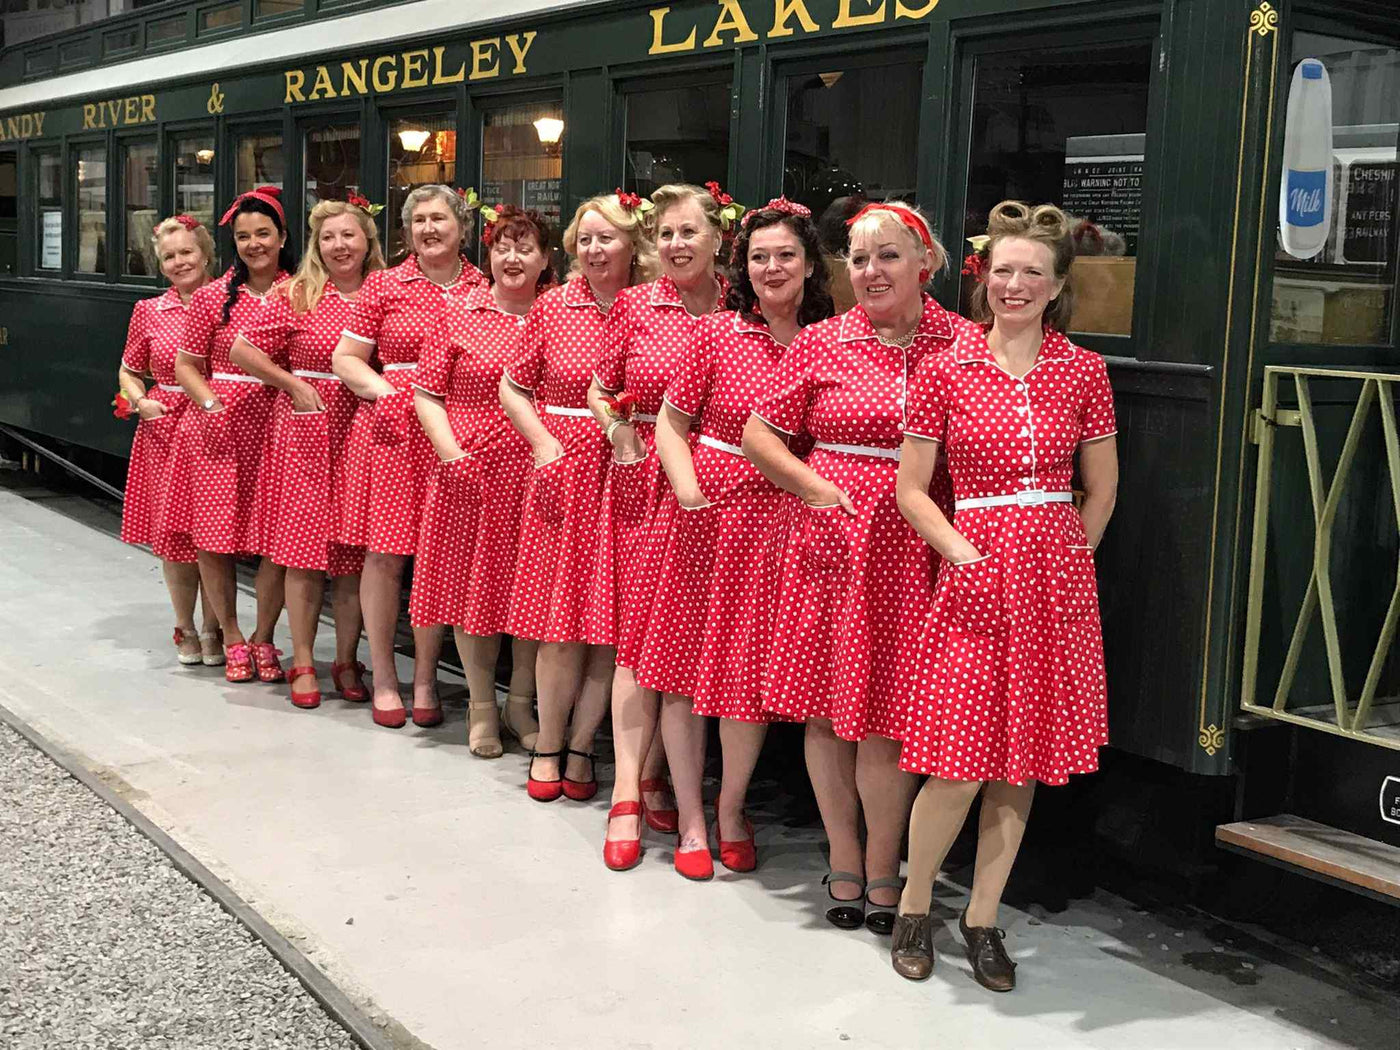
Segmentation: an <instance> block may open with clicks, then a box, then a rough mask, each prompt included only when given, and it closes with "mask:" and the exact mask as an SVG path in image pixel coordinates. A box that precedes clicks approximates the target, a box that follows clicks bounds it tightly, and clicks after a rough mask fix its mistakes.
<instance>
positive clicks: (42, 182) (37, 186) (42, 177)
mask: <svg viewBox="0 0 1400 1050" xmlns="http://www.w3.org/2000/svg"><path fill="white" fill-rule="evenodd" d="M30 157H31V158H32V159H33V161H34V200H35V220H36V223H37V226H38V228H37V229H36V230H35V231H34V232H35V236H34V242H35V244H36V245H37V246H38V249H37V251H36V252H35V254H34V267H35V269H38V270H60V269H62V268H63V155H62V154H61V153H60V152H59V151H58V150H57V149H36V150H34V152H33V153H31V154H30Z"/></svg>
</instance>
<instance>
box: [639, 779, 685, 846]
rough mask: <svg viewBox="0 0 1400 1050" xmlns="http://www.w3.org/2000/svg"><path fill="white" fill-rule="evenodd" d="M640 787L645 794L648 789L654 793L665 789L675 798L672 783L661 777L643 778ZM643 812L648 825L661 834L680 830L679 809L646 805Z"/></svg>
mask: <svg viewBox="0 0 1400 1050" xmlns="http://www.w3.org/2000/svg"><path fill="white" fill-rule="evenodd" d="M639 787H640V788H641V789H642V794H643V795H645V794H646V793H647V792H648V791H650V792H653V793H655V792H659V791H664V792H666V794H668V795H670V796H671V797H672V798H675V792H673V791H672V790H671V785H670V784H669V783H667V782H666V781H665V780H662V779H660V778H656V779H653V780H643V781H642V782H641V784H640V785H639ZM642 814H643V816H644V817H645V818H646V822H647V827H649V828H651V830H652V831H655V832H658V833H659V834H662V835H674V834H675V833H676V832H677V831H678V830H680V826H681V814H680V811H679V810H675V809H652V808H651V807H650V806H644V807H643V808H642Z"/></svg>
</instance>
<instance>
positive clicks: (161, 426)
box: [121, 288, 195, 562]
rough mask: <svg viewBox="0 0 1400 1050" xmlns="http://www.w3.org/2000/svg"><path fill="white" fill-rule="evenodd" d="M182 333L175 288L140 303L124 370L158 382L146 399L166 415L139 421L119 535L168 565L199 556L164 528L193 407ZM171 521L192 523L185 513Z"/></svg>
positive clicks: (181, 307)
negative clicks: (185, 421)
mask: <svg viewBox="0 0 1400 1050" xmlns="http://www.w3.org/2000/svg"><path fill="white" fill-rule="evenodd" d="M184 331H185V304H184V302H182V301H181V299H180V293H179V292H178V291H176V290H175V289H174V288H170V289H168V290H167V291H166V293H165V294H164V295H159V296H156V297H155V298H154V299H143V300H141V301H140V302H139V303H137V304H136V308H135V309H134V310H132V311H131V324H130V326H129V327H128V328H127V333H126V348H125V349H124V350H123V351H122V367H124V368H125V369H126V370H127V371H128V372H133V373H135V374H136V375H148V374H149V375H150V376H151V378H152V379H153V381H154V383H153V385H152V386H151V387H150V389H149V390H147V391H146V398H147V399H148V400H151V401H157V402H159V403H160V404H161V405H163V406H164V407H165V414H164V415H161V416H156V417H155V418H154V419H139V420H138V421H137V423H136V434H135V436H134V437H133V438H132V440H131V461H130V463H129V464H128V465H127V474H126V495H125V499H124V500H123V502H122V532H121V537H122V541H123V542H125V543H143V544H145V545H147V546H149V547H150V548H151V549H152V550H154V551H155V552H156V554H157V556H159V557H161V558H164V559H165V560H166V561H179V562H192V561H194V560H195V553H194V544H193V542H192V541H191V540H190V537H189V533H188V532H187V531H186V532H179V533H174V532H170V531H168V530H167V529H166V527H165V521H166V519H167V508H166V503H167V498H168V496H169V493H170V492H171V483H170V482H171V470H172V469H173V465H174V462H175V433H176V431H177V430H178V428H179V425H180V416H181V415H183V414H184V411H185V409H186V408H188V407H189V403H190V401H189V398H187V397H186V396H185V392H184V391H183V390H181V389H180V386H179V384H178V383H176V382H175V356H176V355H177V354H178V353H179V352H180V339H181V338H182V337H183V335H184ZM186 463H188V461H186ZM178 491H179V492H180V493H182V494H183V495H185V496H188V493H189V488H188V486H187V485H181V486H179V488H178ZM171 517H173V518H175V519H179V518H184V519H186V520H187V519H188V515H187V514H185V515H180V514H175V515H171Z"/></svg>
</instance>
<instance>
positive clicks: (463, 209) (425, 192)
mask: <svg viewBox="0 0 1400 1050" xmlns="http://www.w3.org/2000/svg"><path fill="white" fill-rule="evenodd" d="M428 200H442V201H446V202H447V210H448V211H450V212H451V213H452V217H453V218H455V219H456V220H457V226H458V227H459V228H460V229H461V231H462V243H461V244H459V245H458V248H465V247H466V245H467V237H468V236H469V235H470V234H471V232H472V210H473V209H472V206H471V205H470V204H468V203H467V202H466V199H465V198H464V197H460V196H458V194H457V191H456V190H454V189H453V188H452V187H451V186H444V185H443V184H442V183H440V182H430V183H428V184H427V185H426V186H419V187H418V188H417V189H415V190H412V191H410V192H409V194H408V196H407V197H405V198H404V202H403V208H401V209H400V210H399V219H400V221H401V222H402V223H403V232H404V241H405V242H406V244H407V245H408V251H409V252H412V251H413V209H414V208H416V207H418V205H420V204H422V203H423V202H424V201H428Z"/></svg>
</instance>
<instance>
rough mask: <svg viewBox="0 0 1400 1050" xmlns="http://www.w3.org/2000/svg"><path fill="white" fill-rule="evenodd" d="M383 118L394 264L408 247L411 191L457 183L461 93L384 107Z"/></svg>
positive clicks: (387, 250) (388, 253)
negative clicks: (407, 212)
mask: <svg viewBox="0 0 1400 1050" xmlns="http://www.w3.org/2000/svg"><path fill="white" fill-rule="evenodd" d="M380 119H381V126H382V127H383V129H384V147H383V148H384V152H383V157H384V164H385V169H384V214H383V219H384V226H385V237H386V240H385V242H384V255H385V259H386V260H387V261H388V262H389V264H390V265H393V264H394V263H397V262H401V261H402V260H403V259H404V258H405V257H406V255H407V253H408V248H409V245H408V244H407V242H406V241H405V240H404V232H403V222H402V212H403V206H404V202H405V201H407V200H408V195H409V194H410V193H412V192H413V191H414V190H415V189H417V188H418V187H419V186H426V185H429V184H430V183H438V184H441V185H444V186H455V185H457V182H458V174H459V169H458V165H459V163H460V161H461V151H460V147H459V144H458V141H457V139H458V126H459V121H458V112H457V96H456V95H455V94H444V95H442V96H439V97H437V98H433V99H427V100H421V101H416V102H415V103H414V104H413V105H412V106H393V107H383V108H382V109H381V111H380ZM309 145H310V144H309V142H308V146H309ZM366 181H368V178H366ZM357 192H363V191H357ZM309 207H310V204H308V208H309Z"/></svg>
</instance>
